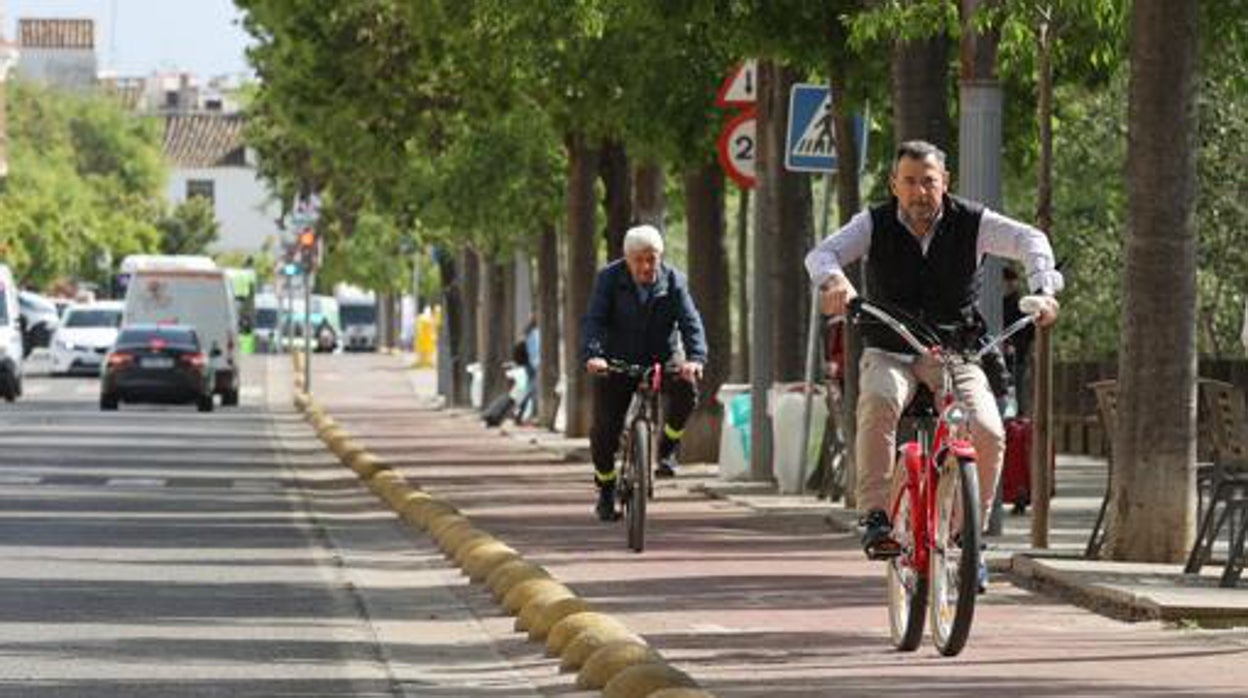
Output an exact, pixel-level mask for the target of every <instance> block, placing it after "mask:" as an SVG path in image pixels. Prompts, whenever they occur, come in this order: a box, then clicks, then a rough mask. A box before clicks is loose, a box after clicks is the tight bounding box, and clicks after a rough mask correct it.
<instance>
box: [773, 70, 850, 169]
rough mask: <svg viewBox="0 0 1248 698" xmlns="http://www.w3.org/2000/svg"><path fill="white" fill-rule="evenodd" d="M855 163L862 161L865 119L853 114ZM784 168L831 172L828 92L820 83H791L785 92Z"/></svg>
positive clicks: (832, 141)
mask: <svg viewBox="0 0 1248 698" xmlns="http://www.w3.org/2000/svg"><path fill="white" fill-rule="evenodd" d="M854 137H855V139H856V140H857V141H858V164H859V167H861V166H862V165H863V164H864V163H865V161H866V145H867V133H866V120H865V119H863V118H862V117H854ZM785 144H786V147H785V149H784V167H785V169H787V170H790V171H792V172H835V171H836V139H835V131H834V130H833V128H832V92H831V90H829V89H828V88H827V87H826V86H824V85H794V86H793V90H792V91H791V92H790V93H789V130H788V136H787V138H786V140H785Z"/></svg>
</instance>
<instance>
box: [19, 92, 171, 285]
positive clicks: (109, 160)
mask: <svg viewBox="0 0 1248 698" xmlns="http://www.w3.org/2000/svg"><path fill="white" fill-rule="evenodd" d="M7 102H8V117H9V139H10V140H9V144H10V151H9V162H10V168H9V177H8V180H7V182H6V188H5V191H4V193H3V195H2V196H0V252H3V255H4V257H5V258H6V260H7V261H8V262H9V263H10V264H12V265H13V266H14V268H15V273H16V274H17V276H18V277H19V278H20V279H21V281H22V283H24V284H28V285H31V286H34V287H39V288H42V287H45V286H47V285H48V284H49V283H50V282H51V281H53V280H54V279H56V278H59V277H78V278H83V279H87V280H92V281H96V282H101V281H104V280H106V276H107V274H106V270H103V269H101V268H100V267H99V260H100V259H101V258H102V257H103V256H104V255H105V253H108V254H111V255H112V258H113V259H119V258H121V257H123V256H125V255H127V254H132V253H139V252H151V251H154V250H155V249H156V248H157V245H158V241H159V238H160V234H159V232H158V231H157V228H156V221H157V219H158V218H159V216H160V214H161V210H162V208H163V194H162V191H161V187H162V184H163V181H164V178H165V171H164V169H163V165H162V163H161V152H160V134H159V131H158V124H157V123H155V122H153V121H149V120H144V119H141V118H138V117H135V116H132V115H130V114H128V113H126V112H124V111H123V110H122V109H121V108H120V107H119V106H117V105H116V104H114V103H113V102H111V101H110V100H108V99H107V98H103V97H98V96H82V95H74V94H66V93H61V92H57V91H55V90H52V89H48V88H44V87H39V86H35V85H28V84H23V83H21V82H11V83H9V85H8V95H7Z"/></svg>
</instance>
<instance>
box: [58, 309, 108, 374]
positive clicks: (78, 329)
mask: <svg viewBox="0 0 1248 698" xmlns="http://www.w3.org/2000/svg"><path fill="white" fill-rule="evenodd" d="M123 309H124V306H123V304H122V303H121V302H120V301H100V302H98V303H88V304H85V305H78V304H75V305H71V306H70V307H69V308H68V309H67V310H66V311H65V317H64V318H62V319H61V326H60V327H59V328H57V330H56V333H55V334H53V335H52V373H53V374H58V375H68V374H71V373H89V374H91V375H96V374H98V373H99V372H100V366H101V364H103V362H104V355H105V354H107V353H108V350H109V349H112V348H113V343H114V342H116V341H117V330H118V328H119V327H121V314H122V311H123Z"/></svg>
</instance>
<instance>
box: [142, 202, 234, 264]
mask: <svg viewBox="0 0 1248 698" xmlns="http://www.w3.org/2000/svg"><path fill="white" fill-rule="evenodd" d="M156 227H157V228H159V229H160V235H161V239H160V251H161V252H162V253H164V254H204V253H205V252H207V250H208V248H209V247H211V246H212V244H213V243H214V242H216V240H217V234H218V232H219V228H220V225H219V224H218V223H217V219H216V215H215V214H214V213H213V208H212V201H211V200H210V199H208V198H206V197H203V196H192V197H191V198H189V199H187V200H186V201H183V202H181V203H179V204H178V205H176V206H174V208H173V211H171V212H170V213H169V215H167V216H165V217H164V218H162V219H160V222H158V223H157V224H156Z"/></svg>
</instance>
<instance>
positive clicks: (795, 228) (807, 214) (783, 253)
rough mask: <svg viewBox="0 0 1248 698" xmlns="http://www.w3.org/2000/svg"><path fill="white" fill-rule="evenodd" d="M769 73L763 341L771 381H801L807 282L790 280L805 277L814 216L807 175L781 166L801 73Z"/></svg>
mask: <svg viewBox="0 0 1248 698" xmlns="http://www.w3.org/2000/svg"><path fill="white" fill-rule="evenodd" d="M773 75H774V76H775V79H773V80H770V81H768V82H766V83H760V88H761V92H760V94H759V97H760V99H763V100H766V102H767V105H766V111H767V113H768V118H767V119H765V120H764V119H760V120H759V122H758V129H759V141H760V148H761V147H763V145H762V141H763V140H764V139H765V140H766V144H767V145H766V148H767V152H769V153H771V154H772V156H770V157H768V159H767V161H766V162H762V161H760V162H759V163H758V164H759V165H760V166H761V167H763V168H765V172H763V173H762V176H763V177H764V178H765V179H763V180H760V191H761V187H767V188H768V189H769V190H770V192H771V194H770V195H769V196H768V197H766V198H764V197H763V196H761V195H760V197H759V205H760V207H763V208H765V209H766V210H765V211H762V209H760V211H761V212H762V217H760V220H761V221H763V225H761V226H759V227H758V228H757V229H756V234H757V235H761V236H763V239H765V240H768V241H770V242H769V244H768V246H767V247H768V250H769V251H770V255H771V261H770V269H769V273H768V278H769V283H770V284H771V301H770V302H769V303H768V304H767V305H766V309H767V312H769V313H771V314H772V316H773V317H774V320H773V322H774V326H773V330H772V333H771V336H770V337H769V338H768V339H767V341H770V342H771V346H772V360H773V361H774V367H775V369H774V380H777V381H800V380H803V378H804V376H805V370H804V368H805V364H806V341H805V338H806V335H807V332H808V331H809V328H808V327H807V326H806V325H807V321H808V314H809V310H810V290H809V284H804V283H794V281H795V280H798V279H804V278H806V277H805V274H806V268H805V266H804V259H805V256H806V252H807V250H808V249H810V247H811V244H812V242H813V240H814V220H813V218H812V214H811V194H810V177H809V176H808V175H805V174H801V173H794V172H789V171H788V170H786V169H785V168H784V151H785V147H786V145H785V137H786V131H787V126H788V121H789V91H790V88H791V87H792V86H793V84H794V83H796V82H798V80H799V79H800V77H801V76H800V74H799V73H798V71H796V70H794V69H793V68H789V67H783V68H780V69H779V70H776V71H775V72H773ZM762 106H763V105H761V104H760V108H761V107H762ZM757 262H758V260H757V258H756V259H755V263H757Z"/></svg>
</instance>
